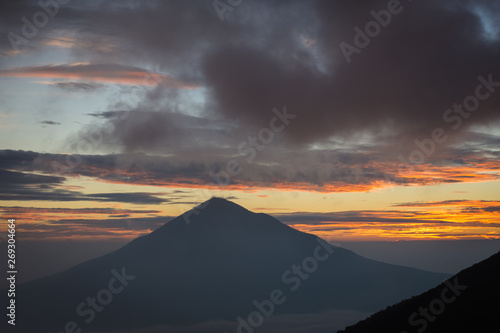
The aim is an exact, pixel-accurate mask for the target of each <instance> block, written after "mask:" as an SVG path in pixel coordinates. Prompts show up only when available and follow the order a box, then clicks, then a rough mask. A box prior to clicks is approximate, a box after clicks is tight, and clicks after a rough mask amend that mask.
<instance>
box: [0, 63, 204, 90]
mask: <svg viewBox="0 0 500 333" xmlns="http://www.w3.org/2000/svg"><path fill="white" fill-rule="evenodd" d="M0 77H28V78H38V77H40V78H52V79H72V80H74V79H79V80H85V81H95V82H105V83H115V84H125V85H141V86H142V85H144V86H151V85H162V86H165V87H168V88H176V89H192V88H197V87H198V86H197V85H196V84H189V83H187V82H182V81H180V80H178V79H175V78H173V77H170V76H168V75H163V74H159V73H151V72H149V71H147V70H145V69H142V68H139V67H134V66H125V65H116V64H67V65H46V66H27V67H16V68H10V69H3V70H0ZM63 86H64V84H63ZM73 87H75V85H74V84H73ZM80 88H81V86H80Z"/></svg>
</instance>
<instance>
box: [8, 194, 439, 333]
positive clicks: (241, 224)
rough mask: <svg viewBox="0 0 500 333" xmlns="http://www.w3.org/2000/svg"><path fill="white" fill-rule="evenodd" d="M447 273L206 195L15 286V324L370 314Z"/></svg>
mask: <svg viewBox="0 0 500 333" xmlns="http://www.w3.org/2000/svg"><path fill="white" fill-rule="evenodd" d="M446 277H447V275H444V274H438V273H430V272H425V271H421V270H417V269H413V268H408V267H402V266H396V265H389V264H385V263H380V262H377V261H374V260H370V259H366V258H363V257H361V256H358V255H356V254H355V253H353V252H351V251H348V250H345V249H342V248H339V247H335V246H333V245H330V244H328V243H326V242H324V241H323V240H321V239H320V238H318V237H316V236H314V235H311V234H307V233H304V232H300V231H298V230H295V229H293V228H291V227H288V226H286V225H284V224H282V223H281V222H279V221H278V220H276V219H275V218H273V217H271V216H269V215H266V214H261V213H253V212H250V211H248V210H246V209H245V208H243V207H241V206H239V205H237V204H234V203H232V202H230V201H227V200H224V199H220V198H212V199H210V200H209V201H207V202H205V203H203V204H201V205H200V206H198V207H196V208H194V209H192V210H190V211H188V212H186V213H185V214H183V215H181V216H179V217H177V218H175V219H173V220H171V221H170V222H168V223H166V224H165V225H163V226H162V227H160V228H158V229H157V230H155V231H154V232H152V233H151V234H149V235H146V236H143V237H139V238H137V239H135V240H134V241H132V242H130V243H129V244H127V245H126V246H124V247H122V248H121V249H119V250H117V251H115V252H112V253H110V254H107V255H104V256H102V257H99V258H96V259H94V260H90V261H88V262H85V263H83V264H80V265H77V266H75V267H73V268H71V269H69V270H67V271H64V272H61V273H58V274H55V275H52V276H49V277H46V278H43V279H39V280H36V281H33V282H30V283H26V284H24V285H21V286H19V288H18V289H19V292H18V295H17V303H18V310H17V311H18V313H22V316H23V318H24V319H23V320H21V319H19V321H18V323H19V326H18V327H19V329H20V328H27V329H28V331H31V332H33V331H37V332H38V331H43V330H45V331H51V332H64V327H65V325H70V328H74V331H75V332H78V331H77V329H82V331H84V332H92V331H98V330H101V331H102V330H107V329H113V330H117V329H118V330H121V329H125V328H142V327H147V326H159V325H190V324H195V323H201V322H207V321H214V320H228V321H234V322H235V327H236V319H237V318H238V317H240V318H243V319H244V320H246V319H247V318H248V315H249V314H250V313H252V312H254V311H256V309H258V308H256V305H255V304H256V303H259V304H268V303H266V302H265V301H266V300H267V301H269V300H270V299H273V302H274V301H276V302H275V303H273V304H274V305H273V309H272V314H285V313H291V314H294V313H295V314H297V313H313V312H319V311H324V310H329V309H351V310H364V311H376V310H379V309H381V308H383V307H385V306H387V305H389V304H393V303H395V302H397V301H400V300H401V299H404V298H407V297H410V296H413V295H416V294H418V293H421V292H423V291H425V290H427V289H428V288H430V287H432V286H434V285H436V284H438V283H440V282H442V281H443V280H444V279H445V278H446ZM273 292H274V294H273ZM271 295H274V296H271ZM278 295H279V297H278ZM261 302H264V303H261ZM260 311H261V313H262V312H265V310H260ZM263 315H265V314H263ZM68 323H69V324H68ZM16 328H17V327H16ZM70 331H71V330H70Z"/></svg>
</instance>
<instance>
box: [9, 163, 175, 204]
mask: <svg viewBox="0 0 500 333" xmlns="http://www.w3.org/2000/svg"><path fill="white" fill-rule="evenodd" d="M64 180H65V178H63V177H54V176H45V175H37V174H33V173H27V172H14V171H7V170H0V185H1V188H0V200H5V201H11V200H15V201H32V200H35V201H105V202H124V203H135V204H160V203H164V202H168V201H169V200H168V199H164V198H160V197H158V196H157V195H155V194H152V193H142V192H128V193H96V194H84V193H81V192H78V191H70V190H65V189H61V188H58V186H61V185H63V183H64ZM161 194H163V193H158V195H161Z"/></svg>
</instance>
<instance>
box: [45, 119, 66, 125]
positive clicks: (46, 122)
mask: <svg viewBox="0 0 500 333" xmlns="http://www.w3.org/2000/svg"><path fill="white" fill-rule="evenodd" d="M40 124H44V125H61V123H59V122H57V121H52V120H44V121H41V122H40Z"/></svg>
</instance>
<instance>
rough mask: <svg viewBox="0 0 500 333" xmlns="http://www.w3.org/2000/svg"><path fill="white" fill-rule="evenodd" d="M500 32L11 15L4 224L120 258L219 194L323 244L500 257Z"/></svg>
mask: <svg viewBox="0 0 500 333" xmlns="http://www.w3.org/2000/svg"><path fill="white" fill-rule="evenodd" d="M499 14H500V3H499V2H497V1H493V0H477V1H472V0H459V1H457V0H454V1H452V0H443V1H424V0H421V1H409V0H402V1H395V0H390V1H328V0H324V1H320V0H317V1H270V0H268V1H260V0H241V1H225V0H221V1H196V0H189V1H186V0H184V1H92V0H90V1H84V2H83V1H67V0H65V1H62V0H61V1H56V0H47V1H46V2H44V1H40V3H39V2H38V1H8V2H7V1H3V2H1V3H0V32H1V33H0V36H1V38H0V218H2V219H4V220H7V219H9V218H15V219H16V220H17V221H18V228H17V237H18V238H19V239H26V240H37V241H38V240H62V239H72V240H90V239H91V240H113V239H115V240H116V239H120V240H124V239H133V238H135V237H137V236H140V235H144V234H147V233H149V232H151V231H153V230H154V229H156V228H158V227H159V226H161V225H162V224H164V223H165V222H168V221H169V220H170V219H171V218H172V217H175V216H178V215H180V214H182V213H183V212H185V211H186V210H188V209H190V208H192V207H194V206H195V205H196V204H199V203H201V202H204V201H206V200H208V199H210V198H211V197H212V196H219V197H224V198H227V199H229V200H232V201H234V202H236V203H238V204H240V205H242V206H244V207H245V208H247V209H250V210H252V211H255V212H262V213H267V214H271V215H272V216H274V217H276V218H278V219H279V220H280V221H282V222H284V223H286V224H288V225H290V226H292V227H294V228H297V229H299V230H302V231H306V232H310V233H313V234H316V235H318V236H321V237H324V238H326V239H329V240H331V241H343V242H345V241H403V240H417V239H418V240H431V239H434V240H436V239H439V240H446V239H461V240H465V239H499V238H500V219H499V216H500V190H499V188H500V187H499V185H500V113H499V108H500V62H499V61H498V59H500V24H499V23H498V22H499V21H498V20H496V18H497V17H498V15H499ZM1 226H2V228H3V229H2V230H6V227H7V225H6V223H4V224H2V225H1ZM2 233H3V234H4V235H5V232H2Z"/></svg>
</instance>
